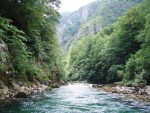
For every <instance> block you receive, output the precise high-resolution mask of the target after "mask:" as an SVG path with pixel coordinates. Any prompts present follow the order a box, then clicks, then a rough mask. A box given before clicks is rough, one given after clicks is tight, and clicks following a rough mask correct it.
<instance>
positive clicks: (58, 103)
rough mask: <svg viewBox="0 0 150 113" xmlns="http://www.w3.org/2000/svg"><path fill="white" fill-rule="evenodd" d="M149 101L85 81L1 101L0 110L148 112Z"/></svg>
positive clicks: (6, 112)
mask: <svg viewBox="0 0 150 113" xmlns="http://www.w3.org/2000/svg"><path fill="white" fill-rule="evenodd" d="M149 111H150V105H149V104H147V103H142V102H138V101H133V100H126V99H125V98H124V96H123V95H122V96H121V95H118V94H112V93H108V92H104V91H99V90H97V89H95V88H92V87H91V85H88V84H73V85H68V86H61V87H60V88H55V89H53V90H51V91H46V92H42V93H38V94H34V95H31V96H30V97H29V98H26V99H18V100H16V99H15V100H12V101H9V102H5V103H0V113H149Z"/></svg>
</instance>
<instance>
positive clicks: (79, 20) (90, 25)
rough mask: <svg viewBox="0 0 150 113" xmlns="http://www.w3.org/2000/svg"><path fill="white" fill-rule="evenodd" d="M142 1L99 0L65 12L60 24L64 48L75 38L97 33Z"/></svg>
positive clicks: (59, 32)
mask: <svg viewBox="0 0 150 113" xmlns="http://www.w3.org/2000/svg"><path fill="white" fill-rule="evenodd" d="M141 1H143V0H134V1H130V0H97V1H96V2H93V3H91V4H89V5H87V6H85V7H82V8H80V9H79V10H77V11H75V12H73V13H63V14H62V18H61V20H60V24H59V25H58V35H59V38H60V41H61V43H62V47H63V49H64V50H66V49H67V48H68V47H67V46H69V44H70V42H71V41H72V40H74V39H77V38H80V37H83V36H85V35H87V34H88V35H89V34H97V32H99V31H101V30H102V29H103V28H104V27H105V26H107V25H109V24H111V23H114V22H116V21H117V19H118V18H119V17H120V16H122V15H123V14H124V13H125V12H126V11H127V9H129V8H130V7H132V6H134V5H136V4H138V3H140V2H141Z"/></svg>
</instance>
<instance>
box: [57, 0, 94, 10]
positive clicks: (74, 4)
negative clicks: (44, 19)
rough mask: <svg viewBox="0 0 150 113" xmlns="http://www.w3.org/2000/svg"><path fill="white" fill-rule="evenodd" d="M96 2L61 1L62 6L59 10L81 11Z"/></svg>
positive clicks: (86, 0) (79, 0) (81, 0)
mask: <svg viewBox="0 0 150 113" xmlns="http://www.w3.org/2000/svg"><path fill="white" fill-rule="evenodd" d="M93 1H95V0H61V6H60V9H59V12H60V13H62V12H65V11H69V12H73V11H75V10H77V9H79V8H80V7H82V6H85V5H87V4H89V3H91V2H93Z"/></svg>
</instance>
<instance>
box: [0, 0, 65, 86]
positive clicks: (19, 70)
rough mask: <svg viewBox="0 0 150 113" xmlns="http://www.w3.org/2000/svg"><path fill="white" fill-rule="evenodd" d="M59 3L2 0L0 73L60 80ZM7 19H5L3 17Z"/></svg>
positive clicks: (31, 78)
mask: <svg viewBox="0 0 150 113" xmlns="http://www.w3.org/2000/svg"><path fill="white" fill-rule="evenodd" d="M59 4H60V1H59V0H42V1H41V0H40V1H39V0H25V1H24V0H15V1H14V0H13V1H12V0H1V1H0V40H2V42H4V44H5V46H6V47H5V49H6V50H5V51H3V50H1V48H0V51H2V52H3V53H4V54H3V55H5V56H7V57H5V58H3V56H2V53H1V54H0V65H1V68H0V73H3V74H4V75H5V74H6V72H10V73H9V74H10V75H11V76H10V77H12V78H14V79H26V80H29V81H35V80H39V81H40V82H43V81H44V82H45V83H46V82H48V81H49V80H56V81H59V80H60V79H61V78H62V76H63V73H62V71H63V68H62V66H61V59H60V56H61V55H60V50H59V43H58V40H57V39H56V27H55V26H56V24H57V22H58V19H59V13H58V12H57V11H56V10H55V9H54V7H55V8H56V7H59ZM4 17H5V18H4Z"/></svg>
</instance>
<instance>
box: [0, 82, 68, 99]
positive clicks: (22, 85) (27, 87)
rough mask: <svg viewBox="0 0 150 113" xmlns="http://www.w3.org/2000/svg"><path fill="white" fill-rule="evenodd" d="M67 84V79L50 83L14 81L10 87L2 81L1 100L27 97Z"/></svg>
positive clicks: (0, 87) (0, 88)
mask: <svg viewBox="0 0 150 113" xmlns="http://www.w3.org/2000/svg"><path fill="white" fill-rule="evenodd" d="M65 84H67V82H66V81H60V82H53V83H50V84H49V85H45V84H42V83H39V82H38V81H36V82H34V83H27V82H13V83H12V86H9V87H8V86H6V85H4V84H3V83H1V85H0V100H5V99H6V98H26V97H27V96H28V95H31V94H34V93H40V92H43V91H46V90H51V89H52V88H58V87H59V86H60V85H65Z"/></svg>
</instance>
